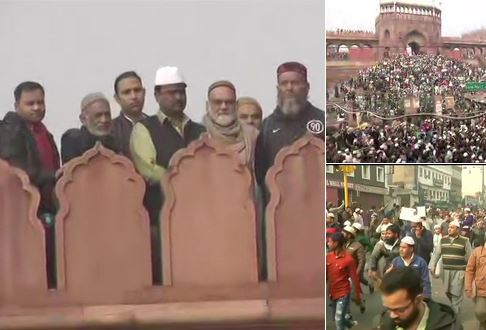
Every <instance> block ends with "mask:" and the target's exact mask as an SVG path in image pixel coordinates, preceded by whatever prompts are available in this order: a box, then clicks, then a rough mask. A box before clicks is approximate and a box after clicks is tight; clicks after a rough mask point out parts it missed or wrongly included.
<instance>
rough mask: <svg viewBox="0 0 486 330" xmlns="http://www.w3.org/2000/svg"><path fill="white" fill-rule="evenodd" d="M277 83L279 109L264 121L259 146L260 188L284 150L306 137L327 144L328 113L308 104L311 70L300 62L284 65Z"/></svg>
mask: <svg viewBox="0 0 486 330" xmlns="http://www.w3.org/2000/svg"><path fill="white" fill-rule="evenodd" d="M277 82H278V84H277V94H278V97H277V103H278V105H277V108H276V109H275V111H274V112H273V113H272V114H271V115H270V116H269V117H267V118H265V120H264V121H263V124H262V129H261V132H260V134H259V136H258V139H257V144H256V153H255V172H256V178H257V182H258V184H259V185H260V186H264V184H265V175H266V174H267V171H268V169H269V168H270V167H271V166H272V165H273V163H274V161H275V156H276V155H277V153H278V152H279V151H280V149H282V148H283V147H285V146H288V145H291V144H292V143H294V142H295V141H296V140H298V139H299V138H301V137H302V136H304V135H305V134H306V133H312V134H315V135H316V136H318V137H319V138H321V139H322V140H323V141H324V111H322V110H320V109H318V108H316V107H314V106H313V105H312V104H311V103H310V102H309V101H308V100H307V97H308V95H309V87H310V86H309V82H308V81H307V68H306V67H305V66H304V65H302V64H300V63H297V62H287V63H284V64H282V65H280V66H279V67H278V69H277Z"/></svg>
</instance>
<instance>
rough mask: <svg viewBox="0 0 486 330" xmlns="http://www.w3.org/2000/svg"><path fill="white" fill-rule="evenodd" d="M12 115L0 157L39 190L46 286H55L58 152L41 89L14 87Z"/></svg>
mask: <svg viewBox="0 0 486 330" xmlns="http://www.w3.org/2000/svg"><path fill="white" fill-rule="evenodd" d="M14 97H15V112H13V111H11V112H8V113H7V114H6V115H5V118H4V120H3V124H2V126H1V129H0V158H2V159H4V160H6V161H7V162H9V163H10V164H11V165H12V166H15V167H19V168H21V169H22V170H24V171H25V172H26V173H27V174H28V175H29V178H30V181H31V183H32V184H33V185H34V186H36V187H37V188H38V189H39V192H40V203H39V208H38V210H37V215H38V217H39V218H40V219H41V220H42V224H43V225H44V227H45V232H46V254H47V271H48V282H49V283H48V285H49V287H55V260H54V251H55V249H54V226H53V224H54V222H53V219H54V215H55V213H56V205H55V200H54V185H55V173H56V171H57V170H58V169H59V165H60V164H59V152H58V150H57V147H56V144H55V142H54V138H53V137H52V135H51V133H50V132H49V131H48V130H47V128H46V127H45V126H44V124H43V123H42V120H43V119H44V116H45V113H46V106H45V93H44V88H43V87H42V85H40V84H39V83H37V82H33V81H26V82H23V83H21V84H20V85H18V86H17V87H16V88H15V91H14Z"/></svg>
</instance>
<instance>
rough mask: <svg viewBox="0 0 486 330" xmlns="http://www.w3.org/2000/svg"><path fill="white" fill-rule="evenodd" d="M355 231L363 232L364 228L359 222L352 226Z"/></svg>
mask: <svg viewBox="0 0 486 330" xmlns="http://www.w3.org/2000/svg"><path fill="white" fill-rule="evenodd" d="M352 227H353V228H354V229H356V230H361V229H363V226H362V225H361V224H360V223H359V222H355V223H353V226H352Z"/></svg>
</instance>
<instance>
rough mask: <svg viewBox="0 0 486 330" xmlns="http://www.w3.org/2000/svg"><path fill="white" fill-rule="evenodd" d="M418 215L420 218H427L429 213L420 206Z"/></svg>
mask: <svg viewBox="0 0 486 330" xmlns="http://www.w3.org/2000/svg"><path fill="white" fill-rule="evenodd" d="M417 215H418V216H419V217H426V216H427V212H426V210H425V206H418V207H417Z"/></svg>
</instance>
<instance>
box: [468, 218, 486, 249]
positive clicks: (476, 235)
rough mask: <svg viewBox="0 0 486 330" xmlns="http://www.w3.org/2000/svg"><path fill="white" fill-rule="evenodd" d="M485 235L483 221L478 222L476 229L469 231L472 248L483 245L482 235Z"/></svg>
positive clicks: (485, 230)
mask: <svg viewBox="0 0 486 330" xmlns="http://www.w3.org/2000/svg"><path fill="white" fill-rule="evenodd" d="M485 234H486V229H485V228H484V220H479V221H478V222H477V223H476V228H474V229H473V230H472V231H471V238H470V239H471V245H472V247H473V248H476V247H478V246H483V245H484V241H485V240H484V238H485V237H484V235H485Z"/></svg>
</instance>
